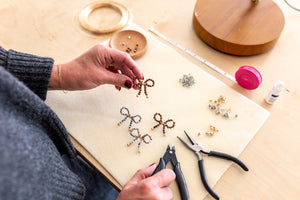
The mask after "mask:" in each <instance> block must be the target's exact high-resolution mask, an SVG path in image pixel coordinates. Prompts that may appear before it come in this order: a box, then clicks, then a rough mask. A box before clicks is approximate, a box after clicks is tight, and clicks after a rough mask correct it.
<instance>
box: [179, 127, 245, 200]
mask: <svg viewBox="0 0 300 200" xmlns="http://www.w3.org/2000/svg"><path fill="white" fill-rule="evenodd" d="M184 133H185V134H186V136H187V137H188V138H189V140H190V141H191V143H192V144H190V143H189V142H186V141H185V140H183V139H181V138H180V137H178V136H177V138H178V139H179V140H180V141H181V142H182V143H183V144H185V146H187V147H188V148H189V149H190V150H192V151H194V153H195V154H196V155H197V156H198V165H199V170H200V175H201V180H202V182H203V185H204V187H205V189H206V190H207V191H208V193H209V194H210V195H211V196H213V197H214V198H215V199H220V198H219V196H218V195H217V194H216V193H215V192H214V191H213V190H212V189H211V187H210V185H209V184H208V182H207V179H206V174H205V169H204V164H203V158H202V156H201V153H204V154H207V155H208V156H213V157H218V158H223V159H226V160H231V161H233V162H235V163H236V164H238V165H239V166H240V167H241V168H243V170H245V171H248V167H247V166H246V165H245V164H244V163H243V162H242V161H241V160H239V159H238V158H236V157H233V156H231V155H229V154H226V153H221V152H216V151H207V150H204V149H203V148H202V147H201V146H200V145H198V143H197V142H196V141H195V140H194V139H193V138H192V137H191V136H190V135H189V134H187V132H186V131H184Z"/></svg>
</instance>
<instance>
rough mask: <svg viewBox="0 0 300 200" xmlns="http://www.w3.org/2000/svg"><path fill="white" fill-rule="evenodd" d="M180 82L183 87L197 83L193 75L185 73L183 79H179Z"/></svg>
mask: <svg viewBox="0 0 300 200" xmlns="http://www.w3.org/2000/svg"><path fill="white" fill-rule="evenodd" d="M179 82H180V83H181V85H182V86H183V87H188V88H189V87H192V85H194V84H195V79H194V77H193V76H192V75H190V74H188V75H183V77H182V78H181V79H179Z"/></svg>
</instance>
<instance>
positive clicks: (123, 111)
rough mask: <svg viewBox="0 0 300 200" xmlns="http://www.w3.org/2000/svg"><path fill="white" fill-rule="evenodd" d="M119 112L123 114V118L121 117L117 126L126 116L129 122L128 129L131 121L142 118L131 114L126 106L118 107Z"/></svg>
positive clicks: (139, 120)
mask: <svg viewBox="0 0 300 200" xmlns="http://www.w3.org/2000/svg"><path fill="white" fill-rule="evenodd" d="M120 113H121V115H123V116H125V117H124V119H122V120H121V121H120V122H119V123H118V126H120V125H121V124H122V123H123V122H125V121H126V120H127V119H128V118H129V119H130V123H129V127H128V130H130V128H131V126H132V123H133V122H134V123H136V124H138V123H140V122H141V120H142V117H141V116H140V115H131V114H130V112H129V110H128V108H126V107H122V108H121V109H120Z"/></svg>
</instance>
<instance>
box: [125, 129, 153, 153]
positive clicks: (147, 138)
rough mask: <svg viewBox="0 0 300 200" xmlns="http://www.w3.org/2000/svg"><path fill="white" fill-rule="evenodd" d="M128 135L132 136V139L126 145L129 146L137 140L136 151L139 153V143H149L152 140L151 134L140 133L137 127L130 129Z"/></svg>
mask: <svg viewBox="0 0 300 200" xmlns="http://www.w3.org/2000/svg"><path fill="white" fill-rule="evenodd" d="M130 135H131V136H132V137H134V139H133V140H132V141H131V142H130V143H128V144H127V146H128V147H129V146H131V145H132V144H133V143H134V142H135V141H136V140H139V142H138V153H141V151H140V149H141V144H142V142H144V143H145V144H149V143H150V142H151V140H152V138H151V136H150V135H149V134H145V135H141V134H140V130H139V129H137V128H133V129H131V131H130Z"/></svg>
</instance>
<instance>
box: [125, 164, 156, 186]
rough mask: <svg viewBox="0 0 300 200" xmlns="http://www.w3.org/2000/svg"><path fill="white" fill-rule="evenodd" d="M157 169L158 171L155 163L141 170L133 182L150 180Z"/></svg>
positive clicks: (133, 178)
mask: <svg viewBox="0 0 300 200" xmlns="http://www.w3.org/2000/svg"><path fill="white" fill-rule="evenodd" d="M155 169H156V164H155V163H154V164H153V165H150V166H149V167H147V168H143V169H140V170H138V171H137V172H136V173H135V175H134V176H133V177H132V179H131V180H134V181H137V182H138V181H140V180H143V179H145V178H148V177H150V176H151V175H152V174H153V172H154V170H155Z"/></svg>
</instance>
